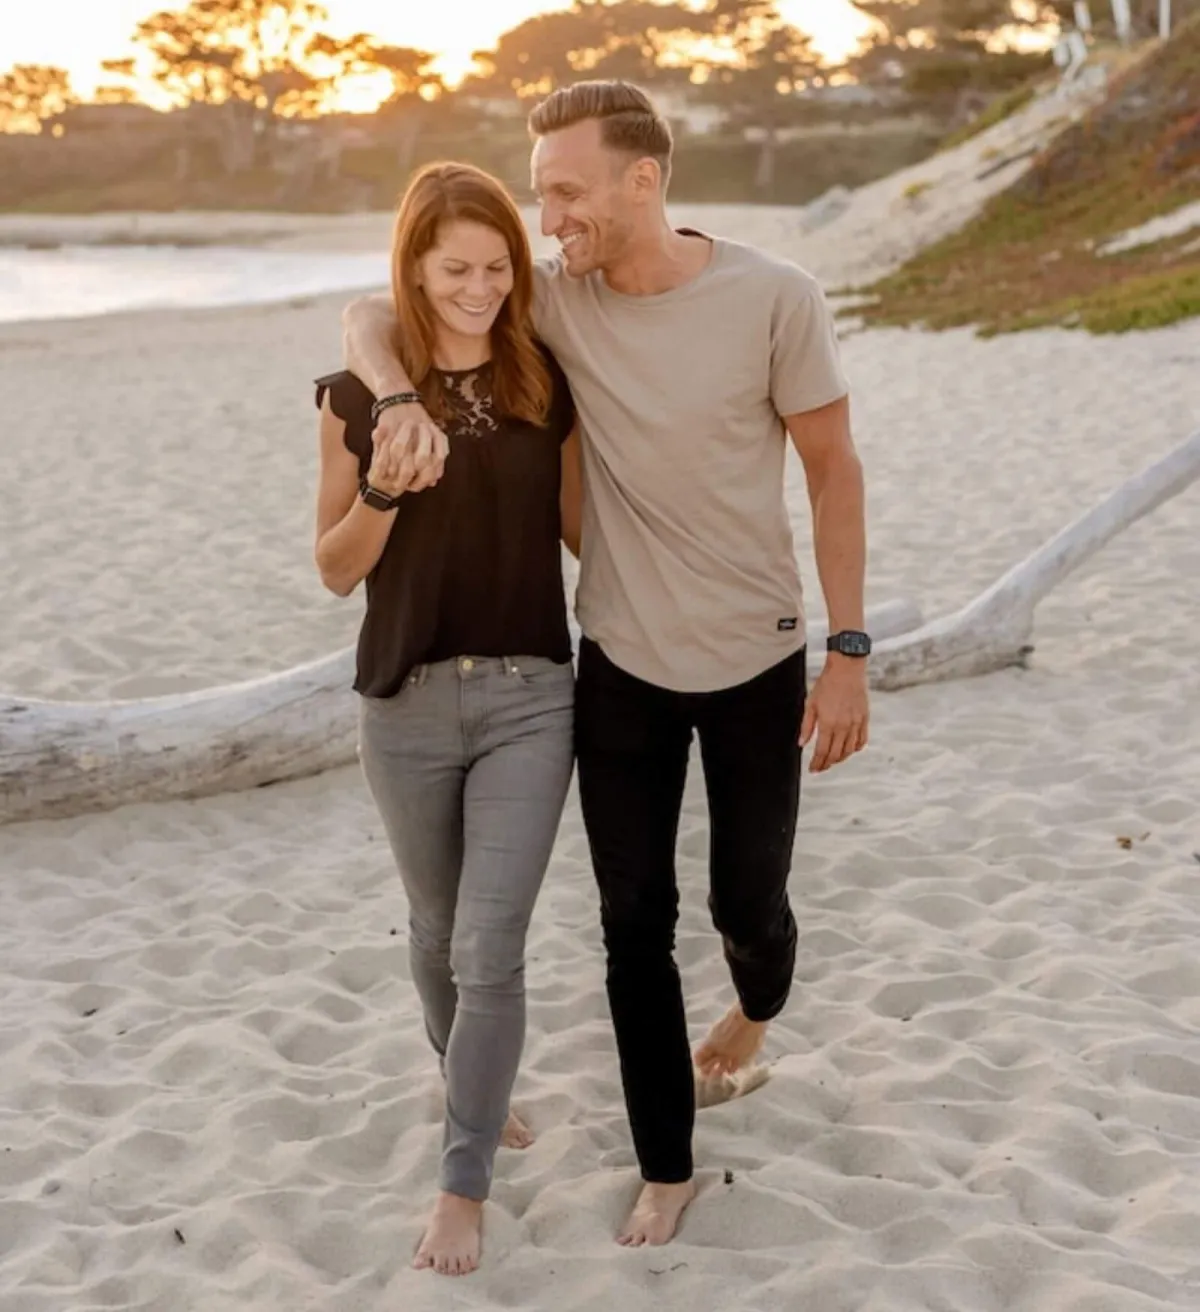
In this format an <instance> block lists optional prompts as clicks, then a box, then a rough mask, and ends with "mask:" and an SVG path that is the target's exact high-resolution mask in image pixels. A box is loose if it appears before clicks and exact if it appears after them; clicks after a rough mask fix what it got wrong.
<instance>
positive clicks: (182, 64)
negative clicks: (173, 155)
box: [134, 0, 326, 167]
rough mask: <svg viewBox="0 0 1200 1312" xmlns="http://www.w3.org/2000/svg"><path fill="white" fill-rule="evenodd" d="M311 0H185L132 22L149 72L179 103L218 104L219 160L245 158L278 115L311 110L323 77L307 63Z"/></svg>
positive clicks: (317, 16)
mask: <svg viewBox="0 0 1200 1312" xmlns="http://www.w3.org/2000/svg"><path fill="white" fill-rule="evenodd" d="M325 17H326V13H325V10H324V8H323V7H322V6H321V5H320V4H317V3H314V0H190V2H189V3H188V5H187V6H186V7H185V8H183V9H181V10H164V11H163V12H161V13H158V14H155V15H154V16H153V17H151V18H148V19H146V20H145V21H144V22H142V23H139V24H138V26H137V30H136V32H135V34H134V41H135V42H136V43H137V44H138V45H140V46H141V47H142V48H143V49H144V50H146V51H148V52H149V54H150V56H151V59H152V61H153V62H152V65H151V77H152V78H153V79H154V81H156V82H157V83H158V85H159V86H160V87H162V89H163V90H164V91H165V92H166V93H167V94H168V95H169V96H170V97H171V98H172V99H173V100H175V101H177V102H181V103H182V104H184V105H196V104H200V105H219V106H224V107H225V111H226V115H225V116H226V123H227V125H228V130H229V137H230V139H231V144H234V143H236V145H237V147H238V149H237V150H236V151H227V152H226V156H225V158H226V164H227V166H230V165H232V166H233V167H238V166H243V167H245V166H249V165H251V164H253V162H254V160H255V156H256V142H257V139H258V137H259V136H260V134H265V135H269V133H270V130H271V129H272V127H273V126H274V121H275V119H276V117H277V116H280V115H288V114H295V113H313V112H315V111H316V109H317V107H318V106H319V104H320V103H321V101H322V99H323V95H324V92H325V89H326V87H325V84H324V83H323V81H322V79H320V78H318V77H316V76H314V74H313V73H312V72H311V71H310V70H309V68H308V67H307V66H306V65H307V61H308V58H309V50H310V47H311V45H312V42H313V38H314V35H315V30H316V24H317V23H318V22H320V21H321V20H323V19H324V18H325Z"/></svg>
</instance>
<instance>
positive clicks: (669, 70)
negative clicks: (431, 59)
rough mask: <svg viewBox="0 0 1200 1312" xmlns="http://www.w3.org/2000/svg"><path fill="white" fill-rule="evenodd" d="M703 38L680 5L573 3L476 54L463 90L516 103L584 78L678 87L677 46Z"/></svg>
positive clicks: (701, 23) (684, 72)
mask: <svg viewBox="0 0 1200 1312" xmlns="http://www.w3.org/2000/svg"><path fill="white" fill-rule="evenodd" d="M706 30H707V24H706V22H705V20H704V19H703V18H702V17H701V16H700V15H698V14H697V13H696V12H695V11H694V10H693V9H691V8H689V7H688V5H686V4H683V3H674V2H672V3H658V2H656V0H616V2H615V3H608V2H607V0H575V3H574V4H573V5H572V7H571V8H570V9H566V10H560V11H556V12H553V13H548V14H537V15H535V16H534V17H532V18H528V19H526V20H525V21H524V22H523V23H520V24H518V25H517V26H516V27H514V28H513V29H512V30H511V31H508V32H505V33H504V34H503V35H502V36H501V37H500V40H499V41H498V42H497V44H496V48H495V49H494V50H480V51H477V52H476V54H475V59H476V62H477V63H478V64H479V65H480V67H481V70H482V71H481V72H480V73H479V74H478V75H477V76H475V77H473V78H471V79H469V80H468V82H467V83H466V84H465V85H464V88H463V89H464V91H466V92H468V93H472V92H474V93H478V94H483V95H499V96H512V95H515V96H518V97H522V98H524V97H527V96H535V95H545V94H547V93H548V92H550V91H552V90H553V89H554V88H555V87H558V86H563V85H564V84H566V83H568V82H574V81H577V80H578V79H580V78H587V77H598V78H609V77H612V78H616V77H620V78H625V79H627V80H629V81H633V82H640V83H643V84H646V85H662V84H663V83H669V82H679V81H686V80H687V76H688V68H687V65H686V62H685V59H684V57H683V55H684V50H683V49H681V46H682V47H684V48H685V47H686V43H687V42H689V41H694V40H695V39H696V37H697V36H698V35H700V34H702V33H703V32H704V31H706Z"/></svg>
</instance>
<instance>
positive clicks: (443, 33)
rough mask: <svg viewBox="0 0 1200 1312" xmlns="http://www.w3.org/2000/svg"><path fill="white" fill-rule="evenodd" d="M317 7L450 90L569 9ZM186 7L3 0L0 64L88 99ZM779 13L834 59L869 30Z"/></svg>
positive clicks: (793, 7)
mask: <svg viewBox="0 0 1200 1312" xmlns="http://www.w3.org/2000/svg"><path fill="white" fill-rule="evenodd" d="M324 5H325V8H326V10H327V11H328V13H329V21H328V22H327V23H325V24H322V26H323V27H324V28H325V30H327V31H329V32H332V33H334V34H335V35H338V36H350V35H352V34H353V33H355V32H369V33H371V34H372V35H374V36H377V37H379V38H380V39H381V40H383V41H386V42H389V43H391V44H393V45H403V46H415V47H417V48H418V49H422V50H430V51H434V52H436V53H437V54H438V56H439V59H438V63H437V65H436V68H437V71H438V72H440V73H441V74H442V75H443V77H445V78H446V79H447V81H449V82H456V81H458V80H459V79H460V78H461V77H462V75H463V74H464V73H465V72H466V71H467V69H468V67H469V65H470V62H471V53H472V52H473V51H475V50H481V49H486V48H488V47H489V46H492V45H494V44H495V42H496V39H497V37H499V36H500V34H501V33H502V32H505V31H507V30H508V29H509V28H512V27H515V26H516V24H517V23H519V22H521V20H522V19H525V18H528V17H530V15H532V14H537V13H548V12H550V11H551V10H555V9H568V8H570V0H324ZM183 7H184V0H158V3H155V2H154V0H58V3H52V2H49V0H40V2H39V0H28V2H26V0H21V2H20V3H18V2H17V0H6V3H4V4H3V5H2V6H0V8H3V9H4V10H5V11H6V12H5V13H4V14H3V17H2V19H0V25H2V30H3V39H2V41H0V50H2V52H3V53H2V55H0V59H2V60H3V64H4V66H5V67H8V66H9V65H11V64H54V65H57V66H58V67H60V68H66V69H67V70H68V72H70V74H71V80H72V84H73V85H74V87H75V89H76V91H77V92H79V93H80V94H82V95H84V96H89V95H91V94H92V91H93V90H94V88H95V86H96V83H97V81H98V80H102V79H103V77H104V75H103V74H102V72H101V69H100V61H101V60H102V59H120V58H122V57H124V56H127V55H129V54H132V53H133V52H132V49H131V47H130V45H129V37H130V35H131V34H132V32H133V30H134V28H135V26H136V25H137V23H138V22H140V21H141V20H142V19H143V18H147V17H149V16H150V15H151V14H154V13H158V12H159V11H160V10H163V9H182V8H183ZM779 9H780V12H781V13H782V14H783V16H784V18H786V19H787V20H788V21H789V22H792V23H795V24H796V25H797V26H798V27H802V28H804V30H805V31H807V32H809V33H811V34H812V36H813V38H814V44H815V45H816V47H817V49H818V50H819V51H820V52H821V54H823V55H824V56H825V57H826V58H827V59H831V60H837V59H839V58H841V57H842V56H843V55H845V54H846V53H848V52H849V51H850V50H851V49H853V47H854V45H855V43H856V39H857V37H858V34H859V33H861V32H862V31H863V30H864V29H865V27H866V25H867V23H866V19H865V18H864V16H863V15H862V14H861V13H859V11H858V10H856V9H854V8H853V6H852V5H851V4H850V3H849V2H848V0H779ZM68 11H69V13H68ZM350 107H351V106H349V105H347V106H346V108H350ZM355 107H356V108H357V106H355ZM365 107H366V106H363V108H365Z"/></svg>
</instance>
